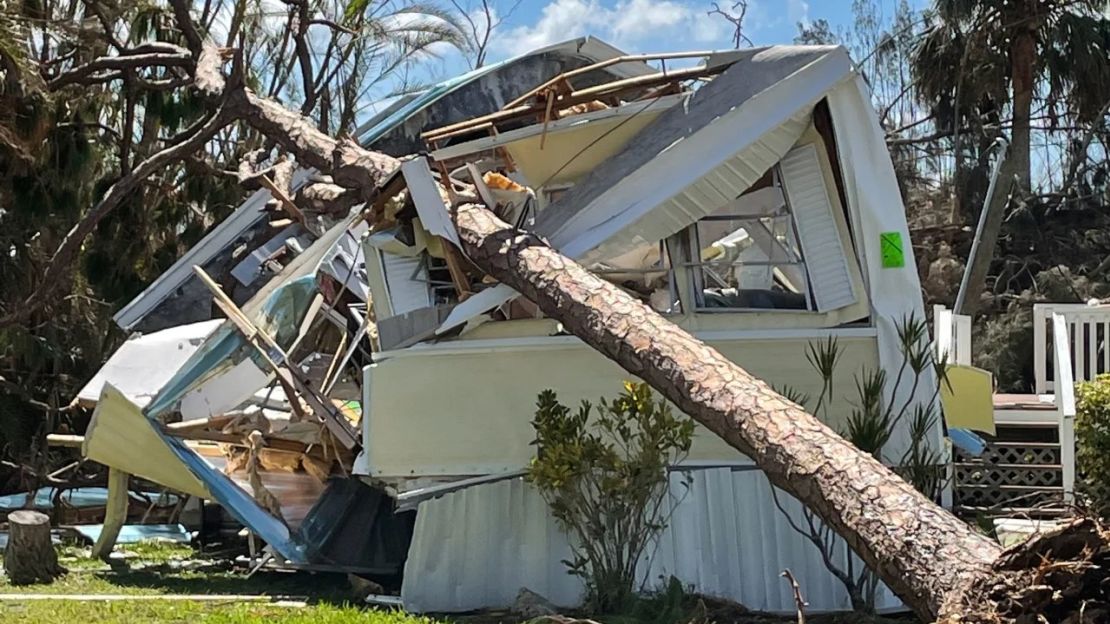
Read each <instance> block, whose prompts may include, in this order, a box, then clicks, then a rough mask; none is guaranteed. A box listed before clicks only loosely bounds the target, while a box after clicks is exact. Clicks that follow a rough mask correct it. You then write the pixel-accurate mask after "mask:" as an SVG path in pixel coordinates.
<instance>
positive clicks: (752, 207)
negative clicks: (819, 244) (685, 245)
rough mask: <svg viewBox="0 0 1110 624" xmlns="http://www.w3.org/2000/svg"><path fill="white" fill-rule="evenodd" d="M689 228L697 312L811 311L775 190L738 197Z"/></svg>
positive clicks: (787, 218) (789, 223)
mask: <svg viewBox="0 0 1110 624" xmlns="http://www.w3.org/2000/svg"><path fill="white" fill-rule="evenodd" d="M692 229H693V232H692V243H693V249H696V250H697V252H696V253H692V254H691V256H692V257H691V258H690V260H691V265H692V266H693V268H694V269H695V273H696V276H695V280H694V282H695V293H694V294H695V297H694V298H695V301H696V302H697V304H698V307H699V308H703V309H722V308H723V309H728V308H732V309H788V310H808V309H811V308H810V297H809V284H808V282H807V279H806V270H805V261H804V259H803V257H802V252H801V249H800V247H799V245H798V236H797V232H796V230H795V227H794V222H793V219H792V217H791V215H790V212H789V210H788V208H787V206H786V202H785V200H784V199H783V194H782V192H781V190H780V189H779V188H778V187H777V186H774V185H772V186H770V187H766V188H762V189H759V190H757V191H754V192H751V193H746V194H744V195H741V196H740V197H739V198H737V199H736V200H734V201H733V202H731V203H729V204H728V205H725V206H722V207H721V208H719V209H717V210H716V211H714V212H713V213H712V214H710V215H709V216H707V217H705V218H703V219H702V220H700V221H698V223H697V224H696V225H695V226H694V227H693V228H692ZM699 282H700V283H699Z"/></svg>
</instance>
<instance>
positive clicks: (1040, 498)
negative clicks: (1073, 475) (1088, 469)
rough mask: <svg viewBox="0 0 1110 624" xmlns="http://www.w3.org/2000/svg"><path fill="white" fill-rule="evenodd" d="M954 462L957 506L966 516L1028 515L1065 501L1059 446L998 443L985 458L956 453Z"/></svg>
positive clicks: (989, 447)
mask: <svg viewBox="0 0 1110 624" xmlns="http://www.w3.org/2000/svg"><path fill="white" fill-rule="evenodd" d="M955 459H956V464H955V479H956V482H955V503H956V506H957V507H958V508H962V509H963V510H964V511H966V512H969V513H970V512H975V513H990V514H994V513H999V514H1003V513H1013V512H1029V511H1031V510H1034V509H1043V508H1053V507H1059V503H1060V502H1062V500H1063V471H1062V470H1061V469H1060V448H1059V446H1058V445H1054V444H1048V443H1044V442H1028V443H1022V442H995V443H992V444H990V445H989V446H988V447H987V450H986V452H984V453H983V456H982V457H978V458H976V457H968V456H966V455H964V454H963V453H962V452H959V451H958V450H957V452H956V457H955Z"/></svg>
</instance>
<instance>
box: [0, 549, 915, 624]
mask: <svg viewBox="0 0 1110 624" xmlns="http://www.w3.org/2000/svg"><path fill="white" fill-rule="evenodd" d="M117 553H121V554H123V555H124V560H125V561H126V562H127V564H128V566H130V569H127V568H124V567H122V566H118V565H117V566H116V568H114V569H113V568H112V567H110V566H108V565H107V564H105V563H103V562H101V561H98V560H93V559H90V558H89V549H88V548H82V547H75V546H62V547H59V549H58V555H59V560H60V562H61V563H62V565H64V566H65V567H67V568H68V569H69V570H70V572H69V574H66V575H65V576H63V577H61V578H59V579H57V580H55V581H54V582H53V583H50V584H46V585H24V586H19V587H13V586H12V585H10V584H9V583H8V581H7V579H6V578H4V577H3V576H2V575H0V594H9V595H10V594H17V593H18V594H58V595H62V594H71V595H72V594H102V595H103V594H116V595H135V596H158V595H164V594H179V595H180V594H207V595H229V596H230V595H250V596H267V597H272V598H274V599H275V600H277V599H280V598H286V599H288V600H295V601H303V602H305V603H307V604H306V606H303V607H284V606H279V605H277V604H274V603H273V602H269V601H265V602H254V601H252V602H242V601H238V602H237V601H233V600H227V601H216V602H208V601H206V602H193V601H182V600H177V601H170V600H150V599H143V600H120V601H113V602H77V601H66V600H53V599H50V600H25V601H7V600H0V622H2V623H3V624H31V623H46V622H51V623H53V622H58V623H67V624H68V623H76V624H131V623H133V622H170V623H180V624H196V623H205V624H208V623H211V624H238V623H246V622H266V623H274V624H355V623H359V624H517V623H519V622H520V618H519V617H516V616H514V615H512V614H511V613H507V612H504V611H502V612H496V613H481V614H474V615H467V616H452V617H450V618H446V619H433V618H426V617H417V616H410V615H406V614H404V613H401V612H398V611H391V610H382V609H373V608H369V607H366V606H361V605H353V604H351V602H352V600H353V599H354V596H353V594H352V592H351V589H350V586H349V584H348V582H347V579H346V576H345V575H342V574H310V573H306V572H281V571H264V572H258V573H256V574H255V575H253V576H252V577H251V578H249V579H248V578H246V575H245V574H243V572H242V571H241V570H239V571H234V570H231V569H229V567H228V566H227V564H226V562H216V561H204V560H203V559H201V558H199V557H198V555H197V553H195V552H194V551H193V550H192V549H191V548H189V547H183V546H179V545H172V544H164V543H148V544H134V545H128V546H126V547H121V548H120V549H117ZM198 559H199V562H200V565H201V566H202V567H200V568H197V567H195V565H197V562H198ZM185 561H189V564H190V565H189V567H185V566H183V562H185ZM680 590H681V587H677V588H675V587H672V588H669V589H668V591H666V592H662V593H660V594H658V595H655V596H653V597H649V598H645V599H643V600H642V601H640V603H639V604H638V605H637V608H635V609H632V610H630V612H629V613H628V614H627V615H625V616H610V617H599V618H596V617H595V618H591V619H596V620H597V621H600V622H603V623H604V624H676V623H677V624H685V623H688V622H702V623H708V624H793V623H794V622H796V620H795V619H794V618H778V617H771V616H765V615H759V614H752V613H746V612H744V611H743V610H742V609H741V610H739V611H737V610H736V608H735V606H734V605H731V604H726V603H722V604H715V603H713V601H708V602H710V604H708V605H707V604H705V602H703V601H702V600H700V599H698V598H696V597H694V596H689V595H685V594H683V592H682V591H680ZM577 615H580V616H582V614H577ZM582 617H589V616H582ZM808 621H809V622H811V623H812V624H911V620H899V621H897V622H891V621H890V620H882V619H879V618H876V619H870V618H860V617H859V616H853V615H850V614H847V615H839V616H826V617H811V618H810V619H809V620H808Z"/></svg>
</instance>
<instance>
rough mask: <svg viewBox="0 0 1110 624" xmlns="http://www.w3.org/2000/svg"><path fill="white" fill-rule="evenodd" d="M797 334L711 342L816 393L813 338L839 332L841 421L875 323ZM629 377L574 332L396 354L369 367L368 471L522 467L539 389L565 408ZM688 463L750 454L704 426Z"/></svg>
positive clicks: (397, 473) (762, 372)
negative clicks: (809, 352) (810, 355)
mask: <svg viewBox="0 0 1110 624" xmlns="http://www.w3.org/2000/svg"><path fill="white" fill-rule="evenodd" d="M789 333H790V334H791V335H786V334H787V332H784V333H783V335H782V336H781V337H776V336H773V335H769V332H767V331H766V330H764V331H761V332H759V334H760V335H758V336H740V335H739V334H737V336H736V337H734V338H727V337H717V338H716V339H714V338H711V337H710V336H709V335H707V336H706V338H707V339H709V341H710V342H711V344H713V345H714V346H716V347H717V348H718V349H720V350H721V352H722V353H723V354H724V355H726V356H727V357H729V358H730V359H732V360H733V361H735V362H737V363H738V364H740V365H741V366H743V367H745V368H746V369H747V370H748V371H750V372H752V373H753V374H755V375H757V376H759V377H761V378H762V379H764V380H767V381H769V382H770V383H771V384H772V385H774V386H776V387H782V386H784V385H789V386H791V387H793V388H794V389H796V390H798V391H800V392H803V393H806V394H809V395H811V396H812V397H813V398H814V399H816V397H817V395H818V393H819V392H820V387H821V385H820V379H819V378H818V376H817V374H816V373H815V372H814V371H813V370H812V369H811V368H810V365H809V363H808V362H807V360H806V357H805V350H806V346H807V345H808V344H809V342H810V341H811V340H812V341H817V340H823V339H824V338H825V337H826V336H828V335H837V336H838V337H839V341H840V344H841V345H842V346H843V348H844V356H843V358H844V359H843V362H842V364H841V365H840V368H839V370H838V375H837V377H836V379H835V387H836V391H837V393H838V396H837V397H836V400H835V401H834V402H833V404H832V408H831V410H830V414H837V415H838V418H837V420H841V421H842V420H843V418H845V417H846V416H847V412H848V410H849V409H850V406H849V405H848V402H847V401H848V399H849V398H850V394H849V393H850V392H851V391H852V389H853V388H854V387H855V385H854V382H853V375H854V374H855V373H857V372H859V371H861V370H863V369H865V368H867V369H874V368H876V367H877V365H878V352H877V348H876V342H875V338H874V335H873V330H870V329H867V328H860V329H843V330H833V331H831V332H830V331H815V332H809V333H808V334H801V333H798V332H789ZM628 377H629V376H628V374H627V373H625V372H624V371H623V370H622V369H620V368H619V367H618V366H617V365H616V364H614V363H612V362H611V361H609V360H608V359H606V358H605V357H604V356H602V355H601V354H599V353H597V352H596V351H593V350H592V349H590V348H588V347H586V346H584V345H583V344H582V343H581V342H579V341H578V340H577V339H576V338H573V337H570V336H550V337H535V338H509V339H490V340H473V341H456V342H448V343H440V344H438V345H428V346H418V347H414V348H410V349H406V350H404V351H399V352H395V353H394V354H392V357H389V358H387V359H385V360H383V361H380V362H378V363H376V364H375V365H373V366H371V367H367V369H366V382H367V383H366V386H365V392H366V394H367V396H366V403H365V405H366V408H367V409H366V412H365V416H364V426H365V435H364V438H363V439H364V440H365V449H366V460H367V465H368V466H369V473H370V474H371V475H372V476H377V477H385V478H390V477H412V476H432V475H481V474H490V473H497V472H507V471H513V470H519V469H521V468H523V467H525V466H526V465H527V463H528V461H529V460H530V459H531V457H532V455H533V453H534V450H535V449H534V448H533V447H532V446H530V442H531V441H532V439H533V432H532V427H531V424H530V421H531V419H532V416H533V412H534V411H535V402H536V395H537V394H538V393H539V392H540V391H541V390H544V389H546V388H551V389H553V390H555V391H556V392H557V393H558V395H559V398H560V400H561V401H562V402H563V403H564V404H566V405H569V406H576V405H577V404H578V403H579V402H580V401H581V400H583V399H587V400H590V401H591V402H596V400H597V399H598V397H602V396H604V397H612V396H614V395H615V394H617V393H618V392H619V391H620V390H621V382H622V381H623V380H625V379H627V378H628ZM831 424H833V426H834V427H837V426H838V423H836V422H834V423H831ZM689 461H691V462H696V463H700V464H722V463H723V464H728V463H746V462H747V460H746V458H744V457H743V456H741V455H740V454H739V453H738V452H736V451H735V450H733V449H731V448H730V447H728V446H726V445H725V444H724V442H723V441H722V440H720V439H719V438H717V437H716V436H714V435H713V434H710V433H708V432H706V431H704V430H701V431H699V433H698V436H697V439H696V441H695V444H694V448H693V450H692V452H691V454H690V457H689Z"/></svg>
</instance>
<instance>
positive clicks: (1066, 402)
mask: <svg viewBox="0 0 1110 624" xmlns="http://www.w3.org/2000/svg"><path fill="white" fill-rule="evenodd" d="M1081 314H1082V313H1081V312H1055V313H1053V314H1052V335H1053V340H1052V351H1053V356H1054V358H1053V368H1054V369H1055V371H1056V392H1055V393H1054V394H1055V396H1054V401H1055V403H1056V417H1057V421H1056V423H1057V426H1058V427H1059V435H1060V467H1061V470H1062V472H1063V486H1064V501H1065V502H1071V501H1072V500H1074V498H1075V380H1074V378H1073V377H1072V367H1071V362H1072V353H1071V346H1072V341H1073V339H1072V336H1073V335H1074V333H1073V331H1069V330H1072V328H1073V327H1074V324H1075V323H1076V322H1078V321H1077V320H1073V319H1072V318H1070V317H1073V316H1076V315H1081ZM1103 315H1104V316H1107V318H1110V315H1108V314H1106V312H1103ZM1077 355H1078V352H1077ZM1079 368H1080V369H1082V367H1079Z"/></svg>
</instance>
